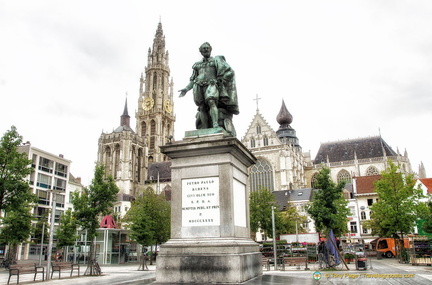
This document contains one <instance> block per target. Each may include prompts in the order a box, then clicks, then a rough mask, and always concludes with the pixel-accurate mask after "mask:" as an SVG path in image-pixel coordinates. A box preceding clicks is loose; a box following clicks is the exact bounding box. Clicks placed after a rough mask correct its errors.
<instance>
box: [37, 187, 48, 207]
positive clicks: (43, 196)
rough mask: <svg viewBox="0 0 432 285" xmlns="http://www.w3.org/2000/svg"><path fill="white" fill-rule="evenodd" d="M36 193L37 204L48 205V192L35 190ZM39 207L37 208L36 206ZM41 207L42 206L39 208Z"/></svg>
mask: <svg viewBox="0 0 432 285" xmlns="http://www.w3.org/2000/svg"><path fill="white" fill-rule="evenodd" d="M36 195H37V197H38V204H41V205H49V194H48V192H47V191H45V190H37V191H36ZM38 209H39V208H38ZM41 209H43V208H41Z"/></svg>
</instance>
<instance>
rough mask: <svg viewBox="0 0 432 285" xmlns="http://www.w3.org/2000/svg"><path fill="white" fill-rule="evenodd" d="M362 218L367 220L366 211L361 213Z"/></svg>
mask: <svg viewBox="0 0 432 285" xmlns="http://www.w3.org/2000/svg"><path fill="white" fill-rule="evenodd" d="M360 218H361V219H362V220H366V212H365V211H361V212H360Z"/></svg>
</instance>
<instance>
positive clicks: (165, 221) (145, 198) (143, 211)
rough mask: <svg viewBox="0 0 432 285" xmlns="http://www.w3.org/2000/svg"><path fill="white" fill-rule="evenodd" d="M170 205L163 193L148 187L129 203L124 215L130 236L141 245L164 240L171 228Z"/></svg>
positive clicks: (168, 235) (167, 237)
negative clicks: (159, 193)
mask: <svg viewBox="0 0 432 285" xmlns="http://www.w3.org/2000/svg"><path fill="white" fill-rule="evenodd" d="M170 221H171V205H170V203H169V202H168V201H167V200H166V199H165V197H164V196H163V195H158V194H156V193H155V192H154V191H153V189H152V188H151V187H148V188H146V189H145V190H144V192H143V193H142V194H141V195H139V196H138V197H137V198H136V199H135V200H134V201H133V202H132V205H131V208H130V209H129V211H128V212H127V213H126V216H125V217H124V222H125V224H126V227H127V228H128V229H129V230H130V238H131V239H133V240H135V241H136V242H138V243H139V244H142V245H154V244H161V243H163V242H166V241H167V240H168V239H169V237H170V230H171V222H170Z"/></svg>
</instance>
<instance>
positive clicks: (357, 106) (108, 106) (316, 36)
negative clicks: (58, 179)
mask: <svg viewBox="0 0 432 285" xmlns="http://www.w3.org/2000/svg"><path fill="white" fill-rule="evenodd" d="M431 12H432V3H430V2H429V1H416V2H414V3H413V2H410V1H372V0H370V1H307V2H304V1H276V0H273V1H243V0H238V1H217V3H216V2H209V3H208V4H207V3H205V2H202V1H167V0H165V1H157V3H148V1H132V0H130V1H122V2H119V1H80V0H78V1H70V2H66V1H48V0H45V1H3V0H0V34H1V35H2V44H1V45H0V98H1V105H0V130H2V131H1V132H2V133H3V132H5V131H6V130H7V129H9V128H10V126H11V125H16V126H17V127H18V131H19V132H20V133H21V134H22V135H23V136H24V139H25V140H29V141H31V142H32V144H33V145H35V146H36V147H38V148H42V149H44V150H47V151H49V152H52V153H63V154H64V155H65V157H66V158H68V159H70V160H72V161H73V164H72V172H73V174H74V175H75V176H82V177H83V179H84V181H85V182H86V183H88V182H89V181H90V178H91V177H92V174H93V167H94V164H93V163H94V161H95V160H96V153H97V140H98V137H99V135H100V133H101V131H102V130H104V131H111V130H112V129H114V128H116V127H117V126H118V125H119V118H120V115H121V113H122V111H123V106H124V100H125V93H126V92H128V94H129V96H128V103H129V112H130V115H131V117H132V124H134V120H133V119H134V111H135V110H136V109H137V101H138V90H139V78H140V75H141V72H144V68H145V66H146V64H147V51H148V48H149V47H151V46H152V44H153V38H154V34H155V31H156V27H157V23H158V21H159V17H161V20H162V24H163V29H164V33H165V36H166V47H167V50H168V51H169V54H170V68H171V76H172V77H173V79H174V84H175V87H174V88H175V90H179V89H181V88H183V87H184V86H185V85H186V84H187V83H188V80H189V77H190V75H191V67H192V64H193V63H194V62H195V61H197V60H199V58H200V54H199V52H198V47H199V45H200V44H201V43H202V42H204V41H208V42H210V43H211V44H212V46H213V54H214V55H216V54H223V55H225V57H226V58H227V61H228V63H230V65H231V66H232V67H233V68H234V69H235V71H236V76H237V86H238V92H239V101H240V112H241V113H240V115H238V116H236V117H235V119H234V123H235V126H236V129H237V133H238V136H239V137H241V136H242V135H243V134H244V132H245V131H246V128H247V127H248V126H249V123H250V121H251V120H252V117H253V115H254V114H255V110H256V105H255V101H253V98H255V96H256V94H258V95H259V96H260V97H261V98H262V100H261V101H260V103H259V109H260V112H261V113H262V114H263V115H264V117H265V118H266V119H267V120H268V122H269V123H270V124H271V125H272V126H273V127H274V128H275V129H277V128H278V125H277V123H276V119H275V118H276V115H277V113H278V111H279V108H280V104H281V102H282V99H284V100H285V103H286V105H287V107H288V109H289V111H290V112H291V113H292V114H293V116H294V121H293V123H292V127H293V128H295V129H296V131H297V135H298V137H299V139H300V144H301V145H302V147H303V149H304V150H311V151H312V156H314V155H315V153H316V151H317V150H318V148H319V143H320V142H326V141H331V140H338V139H348V138H357V137H365V136H372V135H378V132H379V131H378V130H379V129H381V133H382V136H383V138H384V139H385V140H386V141H387V143H389V144H390V145H391V146H392V147H393V148H395V149H396V148H397V147H399V149H400V150H401V151H403V150H404V149H407V151H408V153H409V155H410V158H411V162H412V166H413V169H414V170H415V171H417V167H418V164H419V163H420V161H423V162H424V164H425V166H426V168H427V170H428V172H429V175H431V171H432V151H431V150H430V145H431V143H432V138H431V137H430V136H429V135H428V132H427V126H428V123H430V122H431V121H432V112H430V110H431V107H432V102H431V99H430V98H432V97H431V95H430V94H431V91H432V86H431V83H430V78H431V75H432V74H431V73H432V65H431V62H432V49H430V47H431V46H432V41H431V38H432V30H431V29H430V28H429V27H430V26H432V18H431V17H430V15H431ZM191 97H192V95H191V94H187V96H186V97H185V98H181V99H180V98H175V102H174V103H175V113H176V117H177V122H176V125H175V129H176V132H175V134H176V139H177V140H178V139H181V138H182V136H183V134H184V131H186V130H190V129H193V127H194V117H193V116H192V115H191V114H194V113H195V110H196V107H195V106H194V105H193V101H192V98H191Z"/></svg>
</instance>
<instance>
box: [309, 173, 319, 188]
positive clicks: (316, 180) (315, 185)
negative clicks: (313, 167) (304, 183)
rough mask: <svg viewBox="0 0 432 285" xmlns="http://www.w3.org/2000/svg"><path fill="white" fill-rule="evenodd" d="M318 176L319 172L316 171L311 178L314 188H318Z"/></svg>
mask: <svg viewBox="0 0 432 285" xmlns="http://www.w3.org/2000/svg"><path fill="white" fill-rule="evenodd" d="M317 177H318V172H316V173H315V174H314V175H313V176H312V178H311V187H312V188H314V189H317V182H318V179H317Z"/></svg>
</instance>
